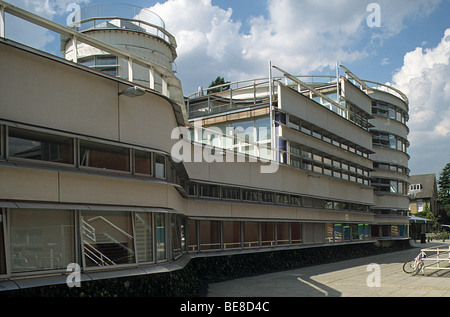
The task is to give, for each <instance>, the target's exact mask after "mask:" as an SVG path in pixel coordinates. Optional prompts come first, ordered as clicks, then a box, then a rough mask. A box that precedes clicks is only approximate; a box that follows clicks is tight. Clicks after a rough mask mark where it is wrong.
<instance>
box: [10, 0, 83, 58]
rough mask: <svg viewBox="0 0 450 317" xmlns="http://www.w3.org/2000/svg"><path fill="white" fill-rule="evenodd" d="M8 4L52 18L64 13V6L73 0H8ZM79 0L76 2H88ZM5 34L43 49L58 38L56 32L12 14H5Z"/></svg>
mask: <svg viewBox="0 0 450 317" xmlns="http://www.w3.org/2000/svg"><path fill="white" fill-rule="evenodd" d="M8 2H9V3H10V4H12V5H14V6H17V7H19V8H22V9H24V10H27V11H29V12H31V13H34V14H37V15H39V16H41V17H43V18H46V19H49V20H54V19H55V18H56V17H58V16H61V15H66V14H67V13H66V8H67V6H68V5H69V3H71V2H74V1H73V0H9V1H8ZM88 2H89V0H81V1H78V3H80V4H81V3H88ZM6 36H7V37H8V38H10V39H12V40H14V41H17V42H20V43H23V44H26V45H29V46H32V47H34V48H37V49H44V48H45V47H46V46H47V44H49V43H52V42H54V41H55V40H57V39H58V36H57V34H55V33H52V32H50V31H48V30H46V29H44V28H41V27H38V26H35V25H33V24H31V23H29V22H26V21H24V20H22V19H19V18H16V17H14V16H10V15H7V16H6Z"/></svg>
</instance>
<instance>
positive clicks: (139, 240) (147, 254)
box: [134, 213, 154, 263]
mask: <svg viewBox="0 0 450 317" xmlns="http://www.w3.org/2000/svg"><path fill="white" fill-rule="evenodd" d="M134 229H135V235H136V253H137V259H138V261H139V263H143V262H153V261H154V260H153V221H152V214H151V213H135V215H134Z"/></svg>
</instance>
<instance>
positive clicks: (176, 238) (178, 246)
mask: <svg viewBox="0 0 450 317" xmlns="http://www.w3.org/2000/svg"><path fill="white" fill-rule="evenodd" d="M170 230H171V233H172V250H173V255H174V256H175V257H177V256H180V255H181V254H182V243H181V240H182V238H183V237H182V217H181V216H178V215H174V214H172V215H170ZM136 242H137V241H136Z"/></svg>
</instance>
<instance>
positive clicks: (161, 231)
mask: <svg viewBox="0 0 450 317" xmlns="http://www.w3.org/2000/svg"><path fill="white" fill-rule="evenodd" d="M155 227H156V260H157V261H163V260H166V258H167V252H166V215H165V214H162V213H156V214H155Z"/></svg>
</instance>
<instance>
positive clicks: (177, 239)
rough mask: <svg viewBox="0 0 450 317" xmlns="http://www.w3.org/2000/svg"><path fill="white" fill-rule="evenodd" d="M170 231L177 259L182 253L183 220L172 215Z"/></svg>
mask: <svg viewBox="0 0 450 317" xmlns="http://www.w3.org/2000/svg"><path fill="white" fill-rule="evenodd" d="M170 218H171V224H170V229H171V232H172V250H173V254H174V255H175V257H177V256H179V255H181V253H182V245H181V239H182V232H181V220H182V218H181V217H180V216H177V215H171V217H170Z"/></svg>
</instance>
